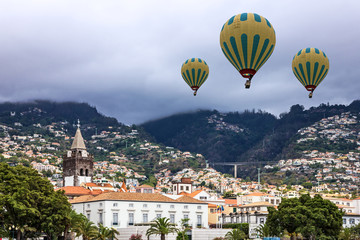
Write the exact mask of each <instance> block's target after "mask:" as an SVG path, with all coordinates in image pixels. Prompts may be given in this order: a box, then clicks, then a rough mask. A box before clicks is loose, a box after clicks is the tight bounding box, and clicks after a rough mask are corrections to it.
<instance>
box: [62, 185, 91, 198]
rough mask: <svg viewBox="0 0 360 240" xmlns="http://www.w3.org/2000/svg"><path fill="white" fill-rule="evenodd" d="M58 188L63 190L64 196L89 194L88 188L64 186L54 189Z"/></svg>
mask: <svg viewBox="0 0 360 240" xmlns="http://www.w3.org/2000/svg"><path fill="white" fill-rule="evenodd" d="M58 190H63V191H64V192H65V195H66V196H81V195H88V194H91V191H90V190H89V189H86V188H83V187H76V186H66V187H62V188H58V189H56V191H58Z"/></svg>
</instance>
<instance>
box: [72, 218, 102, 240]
mask: <svg viewBox="0 0 360 240" xmlns="http://www.w3.org/2000/svg"><path fill="white" fill-rule="evenodd" d="M75 232H76V237H80V236H82V237H83V240H92V239H96V237H97V236H98V228H97V227H96V226H95V225H94V223H93V222H91V221H90V220H89V219H87V218H86V217H85V218H83V221H81V222H80V223H79V224H78V225H77V226H76V228H75Z"/></svg>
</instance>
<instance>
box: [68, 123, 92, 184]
mask: <svg viewBox="0 0 360 240" xmlns="http://www.w3.org/2000/svg"><path fill="white" fill-rule="evenodd" d="M77 127H78V128H77V130H76V134H75V137H74V141H73V143H72V145H71V148H70V150H69V151H67V153H66V154H65V155H64V157H63V159H64V161H63V186H65V187H66V186H80V184H81V183H88V182H92V177H93V173H94V169H93V168H94V163H93V160H94V158H93V156H92V155H90V154H89V153H88V152H87V151H86V147H85V143H84V139H83V137H82V135H81V131H80V122H79V120H78V125H77Z"/></svg>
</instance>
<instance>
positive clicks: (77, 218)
mask: <svg viewBox="0 0 360 240" xmlns="http://www.w3.org/2000/svg"><path fill="white" fill-rule="evenodd" d="M67 217H68V221H67V222H66V225H65V231H64V239H65V240H67V238H68V235H69V231H75V229H76V227H77V226H78V225H79V223H80V222H81V221H84V218H86V217H85V216H84V215H83V214H81V213H80V214H78V213H77V212H75V210H73V209H71V211H69V212H67Z"/></svg>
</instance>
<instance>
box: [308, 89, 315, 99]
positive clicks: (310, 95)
mask: <svg viewBox="0 0 360 240" xmlns="http://www.w3.org/2000/svg"><path fill="white" fill-rule="evenodd" d="M313 92H314V89H313V90H311V92H310V93H309V98H312V96H313Z"/></svg>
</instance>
